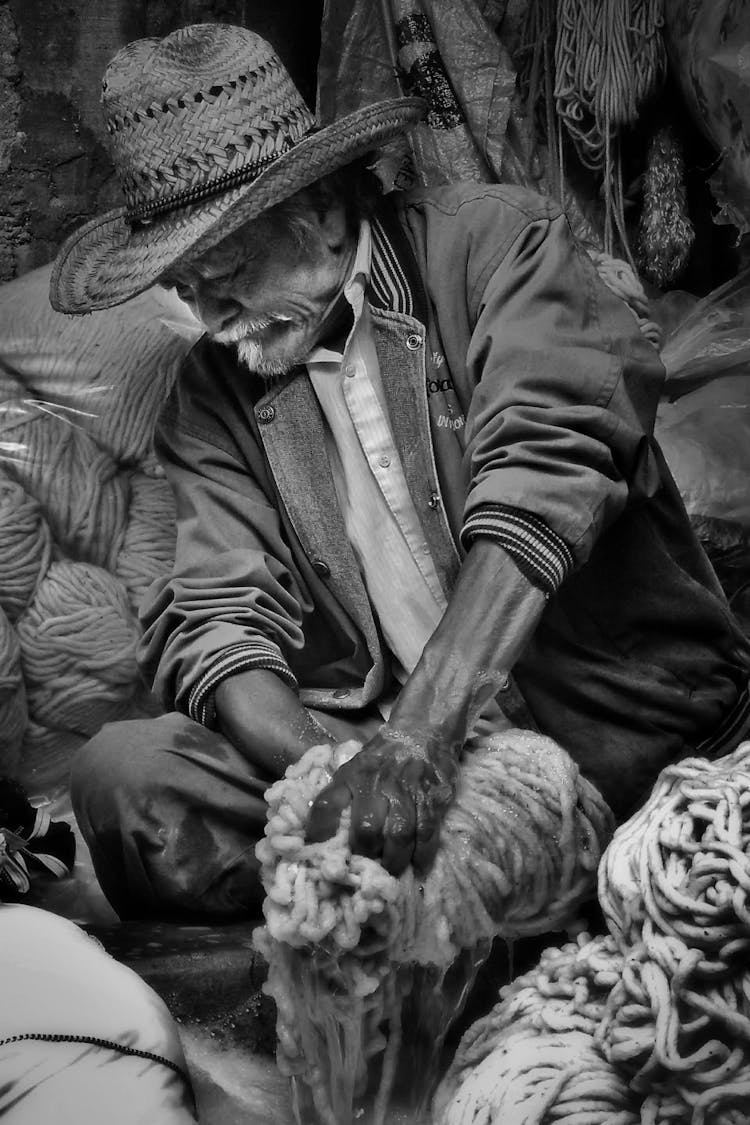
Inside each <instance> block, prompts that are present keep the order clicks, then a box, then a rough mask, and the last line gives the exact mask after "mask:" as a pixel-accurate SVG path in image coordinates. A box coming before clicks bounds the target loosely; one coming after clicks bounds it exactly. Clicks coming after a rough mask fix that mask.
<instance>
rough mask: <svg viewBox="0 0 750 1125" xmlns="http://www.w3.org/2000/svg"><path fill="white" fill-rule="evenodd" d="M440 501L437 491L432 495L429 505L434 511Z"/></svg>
mask: <svg viewBox="0 0 750 1125" xmlns="http://www.w3.org/2000/svg"><path fill="white" fill-rule="evenodd" d="M439 503H440V497H439V496H438V494H437V492H433V493H432V495H431V496H430V499H429V500H428V501H427V504H428V506H429V507H430V508H432V510H433V512H434V511H435V509H436V508H437V506H438V504H439Z"/></svg>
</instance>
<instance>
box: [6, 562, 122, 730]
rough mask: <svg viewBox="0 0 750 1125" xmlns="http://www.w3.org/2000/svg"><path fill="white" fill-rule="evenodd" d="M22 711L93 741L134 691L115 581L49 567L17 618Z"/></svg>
mask: <svg viewBox="0 0 750 1125" xmlns="http://www.w3.org/2000/svg"><path fill="white" fill-rule="evenodd" d="M16 628H17V630H18V636H19V639H20V642H21V661H22V667H23V673H24V679H25V682H26V693H27V696H28V703H29V713H30V715H31V717H32V718H33V719H34V721H35V722H36V723H38V724H40V725H42V726H43V727H48V728H53V729H56V730H63V731H71V732H75V733H78V734H86V735H92V734H95V733H96V732H97V731H98V730H99V728H100V727H101V725H102V723H103V722H106V721H107V720H109V719H111V718H113V717H114V715H115V714H116V712H117V710H118V709H119V708H121V707H122V706H124V705H126V704H128V703H129V701H130V700H131V699H132V698H133V696H134V694H135V692H136V690H137V688H138V675H137V670H136V664H135V646H136V643H137V640H138V627H137V624H136V622H135V620H134V618H133V614H132V612H131V609H130V606H129V604H128V599H127V593H126V591H125V589H124V587H123V586H122V583H121V582H120V581H119V580H118V579H117V578H115V577H113V576H112V575H111V574H109V573H108V572H107V571H105V570H102V569H101V568H100V567H97V566H92V565H91V564H89V563H79V562H70V561H67V560H63V561H60V562H55V563H52V565H51V566H50V568H49V570H48V571H47V574H46V575H45V577H44V578H43V579H42V581H41V583H40V584H39V588H38V590H37V592H36V594H35V596H34V599H33V601H32V602H31V605H30V606H29V607H28V609H27V610H26V611H25V613H23V614H22V616H21V617H20V618H19V620H18V623H17V626H16Z"/></svg>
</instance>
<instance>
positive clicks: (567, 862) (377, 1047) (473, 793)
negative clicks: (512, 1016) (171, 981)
mask: <svg viewBox="0 0 750 1125" xmlns="http://www.w3.org/2000/svg"><path fill="white" fill-rule="evenodd" d="M358 749H359V747H358V745H357V744H356V743H344V744H342V745H340V746H336V747H329V746H321V747H316V748H314V749H313V750H310V751H309V752H308V753H307V754H306V755H305V756H304V758H303V759H302V760H301V761H300V762H299V763H298V764H297V765H295V766H293V767H291V768H290V769H289V770H288V771H287V775H286V778H285V779H284V780H282V781H280V782H278V783H277V784H276V785H274V786H272V787H271V788H270V789H269V790H268V791H267V793H266V799H267V801H268V805H269V817H268V824H267V828H266V836H265V839H264V840H263V841H261V842H260V843H259V844H258V847H257V854H258V858H259V859H260V861H261V864H262V878H263V883H264V887H265V889H266V892H267V898H266V901H265V904H264V914H265V918H266V926H265V929H264V930H262V931H259V932H258V933H257V934H256V941H257V943H258V945H259V948H260V949H261V950H262V951H263V952H264V954H265V956H266V957H267V959H268V961H269V966H270V972H269V978H268V986H267V987H268V990H269V991H270V993H271V994H272V995H273V996H274V998H275V1000H276V1003H277V1007H278V1025H277V1026H278V1033H279V1053H278V1061H279V1065H280V1067H281V1069H282V1071H284V1072H285V1073H287V1074H290V1075H294V1076H295V1077H296V1080H297V1081H296V1088H297V1091H298V1095H299V1096H302V1093H304V1091H303V1087H302V1084H304V1086H305V1087H307V1090H309V1091H310V1093H311V1096H312V1100H313V1103H314V1105H315V1109H316V1112H317V1114H318V1115H319V1117H320V1119H321V1121H323V1122H325V1123H326V1125H349V1122H350V1121H351V1119H352V1113H353V1112H354V1110H353V1105H354V1103H355V1102H357V1101H358V1099H360V1098H362V1097H363V1096H364V1094H365V1091H366V1089H367V1084H368V1079H371V1078H372V1072H373V1066H372V1065H371V1064H374V1063H377V1064H379V1066H380V1080H379V1086H378V1091H377V1093H376V1094H375V1096H374V1108H373V1121H374V1122H376V1123H377V1122H382V1120H383V1118H384V1115H385V1111H386V1108H387V1105H388V1101H389V1098H390V1094H391V1088H392V1083H393V1078H394V1073H395V1066H396V1062H397V1059H398V1052H399V1046H400V1034H401V1004H402V1001H403V999H404V996H405V995H406V993H407V992H408V991H409V988H410V985H411V976H410V971H409V969H410V966H413V965H432V966H438V967H440V968H441V969H443V970H446V971H447V970H448V969H449V968H450V966H451V965H452V964H453V963H454V962H455V960H456V958H457V957H458V955H459V953H460V952H461V951H462V950H466V949H469V950H471V949H476V948H477V947H478V946H480V945H482V944H483V943H487V942H489V941H490V940H491V939H492V938H493V937H494V936H496V935H498V934H502V935H504V936H505V937H506V938H509V939H511V938H514V937H517V936H520V935H524V934H534V933H540V932H545V931H548V930H550V929H553V928H557V927H561V926H563V925H564V924H565V923H566V922H567V921H569V920H570V918H571V916H572V915H573V914H574V912H575V910H576V908H577V907H578V906H579V905H580V903H581V901H582V900H584V899H585V898H587V897H588V896H589V894H590V888H591V880H592V878H593V875H594V872H595V870H596V867H597V864H598V860H599V856H600V854H601V849H602V847H603V845H604V844H605V842H606V840H607V839H608V837H609V834H610V831H611V827H612V818H611V813H610V811H609V809H608V808H607V806H606V805H605V803H604V802H603V800H602V798H601V797H600V795H599V794H598V793H597V792H596V790H595V789H594V787H593V786H591V785H590V784H589V783H588V782H587V781H585V779H583V778H581V777H580V776H579V774H578V770H577V767H576V766H575V765H574V763H573V762H572V760H571V759H570V757H569V756H568V755H567V754H565V753H564V751H562V750H561V749H560V748H559V747H558V746H557V745H556V744H555V743H554V742H552V741H551V740H550V739H547V738H543V737H542V736H540V735H534V734H530V733H529V732H526V731H511V732H508V733H506V734H503V735H498V736H496V737H495V738H493V739H492V740H490V741H488V744H487V745H485V746H482V747H481V748H477V749H475V750H472V751H470V752H468V753H467V754H466V756H465V758H464V761H463V763H462V770H461V779H462V780H461V786H460V788H459V791H458V794H457V796H456V800H455V802H454V804H453V805H452V807H451V808H450V809H449V811H448V813H447V815H446V818H445V821H444V823H443V827H442V831H441V846H440V849H439V851H438V855H437V858H436V860H435V863H434V865H433V867H432V869H431V871H430V873H429V875H428V876H427V877H426V878H425V879H424V880H422V881H420V880H419V879H418V878H417V877H416V876H415V874H414V872H413V870H412V869H411V868H408V869H407V871H406V872H404V874H403V875H402V876H401V877H400V878H398V879H396V878H394V877H392V876H391V875H389V874H388V873H387V872H386V871H385V869H384V868H383V867H381V865H380V864H379V863H377V862H376V861H374V860H370V859H367V858H365V857H363V856H360V855H354V854H352V852H351V850H350V848H349V844H348V827H347V823H346V818H342V822H341V824H340V826H339V830H338V832H337V834H336V836H335V837H334V838H333V839H331V840H327V841H325V843H323V844H306V843H305V842H304V832H305V824H306V821H307V816H308V814H309V809H310V804H311V801H312V799H313V798H314V797H315V795H316V794H317V793H318V792H319V791H320V790H321V789H322V788H323V787H324V786H325V785H326V784H327V783H328V782H329V781H330V779H331V777H332V775H333V773H334V772H335V770H336V769H337V768H338V766H339V765H341V764H343V762H344V761H345V760H347V759H348V758H349V757H351V756H352V754H354V753H355V752H356V751H357V750H358ZM438 1030H439V1029H437V1028H436V1029H434V1033H435V1035H437V1034H438Z"/></svg>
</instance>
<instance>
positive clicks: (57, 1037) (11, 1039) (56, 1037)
mask: <svg viewBox="0 0 750 1125" xmlns="http://www.w3.org/2000/svg"><path fill="white" fill-rule="evenodd" d="M28 1039H34V1040H38V1041H39V1042H43V1043H88V1044H90V1045H91V1046H92V1047H108V1048H109V1049H110V1050H111V1051H119V1053H120V1054H121V1055H135V1056H136V1057H137V1058H139V1059H148V1060H149V1061H150V1062H156V1063H161V1065H162V1066H166V1067H168V1068H169V1069H170V1070H173V1071H174V1072H175V1074H179V1076H180V1078H182V1080H183V1081H184V1082H186V1083H187V1084H188V1086H190V1079H189V1077H188V1076H187V1074H186V1073H185V1071H184V1070H183V1069H182V1067H181V1066H178V1065H177V1063H175V1062H172V1060H171V1059H167V1058H165V1057H164V1056H163V1055H155V1054H153V1053H152V1052H151V1051H141V1050H140V1049H139V1048H138V1047H126V1046H125V1045H124V1044H123V1043H115V1042H114V1041H113V1040H112V1039H99V1038H97V1036H95V1035H63V1034H55V1033H53V1032H42V1031H26V1032H24V1033H23V1034H21V1035H8V1036H7V1037H6V1038H5V1039H0V1047H6V1046H8V1045H9V1044H11V1043H21V1042H23V1041H24V1040H28Z"/></svg>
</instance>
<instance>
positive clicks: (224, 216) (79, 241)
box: [50, 98, 426, 314]
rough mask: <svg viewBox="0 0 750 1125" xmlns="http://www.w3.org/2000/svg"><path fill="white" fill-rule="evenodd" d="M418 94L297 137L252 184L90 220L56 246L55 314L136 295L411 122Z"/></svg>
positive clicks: (419, 106)
mask: <svg viewBox="0 0 750 1125" xmlns="http://www.w3.org/2000/svg"><path fill="white" fill-rule="evenodd" d="M425 109H426V105H425V102H424V101H423V100H422V99H421V98H395V99H393V100H391V101H386V102H376V103H375V104H373V105H370V106H366V107H365V108H363V109H359V110H356V111H355V112H354V113H350V114H347V115H346V116H345V117H342V118H340V119H339V120H338V121H335V122H333V123H332V124H331V125H327V126H325V127H324V128H322V129H319V130H317V131H316V132H315V133H312V134H310V135H309V136H307V137H305V138H303V140H301V141H300V142H299V143H298V144H296V145H295V146H294V148H292V149H290V150H289V151H288V152H286V153H284V154H283V155H282V156H280V157H279V158H278V160H276V161H274V163H273V164H271V165H270V166H269V167H268V168H267V169H266V170H265V171H263V172H261V174H260V175H259V176H258V177H257V178H256V179H254V180H253V181H252V182H251V183H248V184H243V185H241V186H240V187H236V188H232V189H230V190H228V191H224V192H222V193H221V194H220V195H216V196H213V197H210V198H208V199H206V200H204V201H203V202H201V203H196V204H192V205H190V206H186V207H181V208H179V209H177V210H175V211H173V212H168V213H167V214H166V215H164V216H163V217H162V218H161V219H160V220H159V221H157V222H154V223H151V224H149V225H146V226H143V227H140V228H137V229H136V230H132V229H131V226H130V224H129V223H128V221H127V218H126V209H125V208H124V207H120V208H117V209H116V210H114V211H108V212H107V213H106V214H104V215H101V216H99V217H98V218H96V219H92V220H91V221H90V222H88V223H86V224H85V225H84V226H82V227H81V228H79V230H77V231H75V232H74V233H73V234H72V235H70V237H69V238H67V239H66V241H65V242H64V243H63V245H62V247H61V248H60V250H59V252H58V255H57V257H56V259H55V263H54V266H53V269H52V275H51V278H50V302H51V304H52V307H53V308H54V309H56V310H57V311H58V312H63V313H73V314H82V313H88V312H94V311H96V310H97V309H107V308H112V307H113V306H114V305H119V304H122V303H123V302H124V301H127V300H129V299H130V298H131V297H135V296H136V295H137V294H138V293H142V292H143V291H144V290H145V289H148V288H149V287H150V286H151V285H153V284H154V283H155V282H156V281H157V280H158V278H159V277H160V276H161V275H162V274H163V273H164V272H165V270H168V269H169V268H170V267H171V266H173V265H174V264H175V263H176V262H178V261H179V260H180V259H181V258H184V257H186V256H187V255H188V254H190V255H191V256H194V255H197V254H201V253H203V252H204V251H205V250H208V249H210V248H211V247H212V246H214V245H216V243H217V242H220V241H221V240H222V239H223V238H226V237H227V235H229V234H231V233H232V232H233V231H235V230H237V229H238V228H239V227H241V226H243V225H244V224H245V223H247V222H250V221H251V220H252V219H255V218H257V217H258V215H260V214H261V213H262V212H263V211H265V210H267V209H268V208H269V207H273V206H274V205H275V204H276V203H280V202H281V201H282V200H284V199H288V198H289V196H291V195H294V194H295V192H297V191H300V190H301V189H302V188H305V187H308V186H309V185H310V184H311V183H313V182H314V181H315V180H318V179H320V178H321V177H323V176H325V175H328V174H329V173H330V172H334V171H336V170H337V169H338V168H341V167H343V166H344V165H345V164H348V163H350V162H351V161H352V160H356V159H357V157H359V156H363V155H364V154H365V153H366V152H369V151H370V150H371V149H374V148H378V147H379V146H380V145H383V144H385V143H387V142H388V141H390V140H393V139H394V138H395V137H397V136H399V135H400V134H402V133H403V132H404V130H406V129H408V128H409V127H410V126H412V125H415V124H416V123H417V122H418V121H419V120H420V119H421V118H422V117H423V116H424V112H425Z"/></svg>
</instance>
